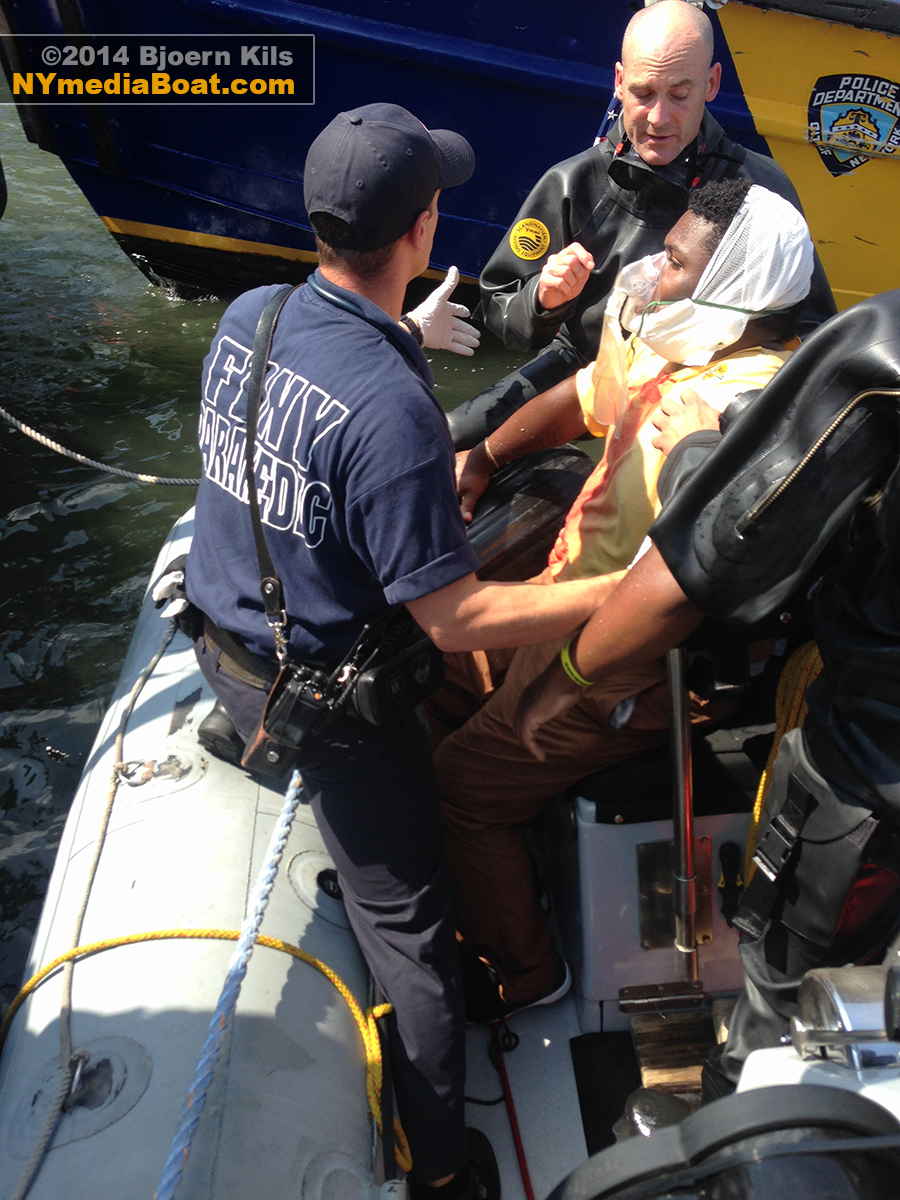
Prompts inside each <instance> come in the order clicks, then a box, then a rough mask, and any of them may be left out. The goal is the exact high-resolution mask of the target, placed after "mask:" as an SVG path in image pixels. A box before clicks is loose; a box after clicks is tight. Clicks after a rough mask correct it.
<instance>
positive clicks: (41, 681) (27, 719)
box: [0, 85, 521, 1006]
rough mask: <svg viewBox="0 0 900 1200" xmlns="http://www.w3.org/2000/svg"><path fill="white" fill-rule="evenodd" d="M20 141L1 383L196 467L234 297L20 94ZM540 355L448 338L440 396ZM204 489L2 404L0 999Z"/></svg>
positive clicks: (1, 125) (177, 467)
mask: <svg viewBox="0 0 900 1200" xmlns="http://www.w3.org/2000/svg"><path fill="white" fill-rule="evenodd" d="M3 86H4V88H5V85H3ZM3 99H6V100H8V94H6V93H5V91H4V92H3V94H0V100H3ZM0 157H2V161H3V167H4V170H5V173H6V180H7V185H8V189H9V203H8V206H7V209H6V213H5V216H4V217H3V219H2V220H0V397H2V399H0V403H2V405H3V407H4V408H6V409H8V410H9V411H10V412H11V413H12V414H13V415H14V416H15V417H17V418H18V419H19V420H20V421H23V422H25V423H26V424H28V425H30V426H33V427H34V428H36V429H37V430H39V431H40V432H42V433H44V434H45V435H46V436H48V437H50V438H52V439H53V440H55V441H57V442H60V443H62V444H63V445H64V446H67V447H69V448H70V449H73V450H76V451H78V452H80V453H81V454H84V455H87V456H88V457H90V458H93V459H96V460H97V461H99V462H102V463H107V464H110V465H115V466H121V467H125V468H126V469H129V470H134V471H141V472H147V473H154V474H164V475H170V476H185V477H196V476H197V475H199V471H200V462H199V454H198V451H197V437H196V432H197V411H198V403H199V379H200V365H201V362H202V360H203V356H204V354H205V353H206V349H207V346H208V344H209V341H210V339H211V337H212V334H213V331H214V330H215V327H216V324H217V322H218V319H219V317H220V315H221V313H222V311H223V310H224V305H223V304H222V303H221V302H218V301H180V300H174V299H172V298H171V297H169V296H167V295H166V294H165V292H163V291H162V290H160V289H159V288H156V287H154V286H152V285H151V284H148V283H147V282H146V281H145V279H144V277H143V276H142V275H141V273H140V272H139V271H138V269H137V268H136V267H135V266H134V265H133V264H132V263H131V261H130V260H129V259H127V258H126V257H125V256H124V255H123V253H122V252H121V251H120V250H119V248H118V246H117V245H116V243H115V242H114V240H113V239H112V237H111V236H110V235H109V234H107V232H106V230H105V229H104V227H103V225H102V224H101V222H100V220H99V219H98V218H97V217H96V216H95V215H94V213H93V211H92V210H91V208H90V207H89V205H88V204H87V201H86V200H85V199H84V198H83V197H82V195H81V193H80V192H79V191H78V189H77V188H76V187H75V185H74V184H73V183H72V181H71V179H70V178H69V175H68V173H67V172H66V170H65V168H64V167H63V166H62V164H61V163H60V162H59V161H58V160H57V159H56V158H54V157H52V156H51V155H49V154H46V153H44V152H43V151H41V150H38V149H37V147H35V146H32V145H29V143H28V142H27V141H26V140H25V137H24V135H23V133H22V128H21V125H20V124H19V119H18V116H17V114H16V111H15V109H14V108H13V107H12V105H10V104H2V103H0ZM520 361H521V357H520V356H517V355H513V354H510V353H508V352H506V351H503V350H501V349H500V348H499V347H498V346H497V345H496V343H494V344H489V345H487V346H485V348H483V349H481V350H479V352H478V353H477V355H476V357H475V358H474V359H464V358H459V357H457V356H455V355H451V354H434V355H433V361H432V366H433V369H434V374H435V378H436V381H437V392H438V396H439V398H440V400H441V402H442V403H443V405H444V407H445V408H447V409H450V408H453V407H454V406H455V405H456V404H458V403H460V402H461V401H462V400H464V399H467V398H468V397H469V396H472V395H474V394H475V393H476V392H478V391H480V390H481V389H482V388H483V387H486V386H487V385H488V384H489V383H491V382H493V381H494V380H495V379H498V378H500V377H501V376H502V375H503V374H505V373H506V372H507V371H509V370H510V369H511V368H512V367H513V366H514V365H516V364H517V363H518V362H520ZM192 502H193V489H191V488H187V487H162V486H150V485H144V484H139V483H131V482H127V481H123V480H119V479H114V478H112V477H110V476H109V475H106V474H104V473H103V472H102V471H99V470H97V469H95V468H92V467H85V466H80V465H78V464H77V463H74V462H72V461H70V460H68V459H65V458H62V457H60V456H59V455H58V454H56V453H54V452H53V451H51V450H49V449H45V448H44V447H42V446H40V445H38V444H36V443H35V442H33V441H31V440H30V439H28V438H26V437H25V436H23V434H21V433H19V432H18V431H16V430H13V429H11V428H10V427H9V426H8V425H7V424H5V423H0V539H2V542H3V554H2V572H3V574H2V586H0V651H2V653H0V713H2V715H0V1006H5V1004H7V1003H8V1002H9V1001H10V1000H11V999H12V997H13V996H14V995H15V992H16V991H17V989H18V986H19V984H20V982H21V978H22V972H23V970H24V965H25V959H26V955H27V952H28V947H29V944H30V941H31V936H32V934H33V932H34V928H35V925H36V923H37V919H38V916H39V913H40V905H41V901H42V897H43V894H44V890H45V888H46V884H47V879H48V877H49V874H50V870H51V869H52V866H53V857H54V854H55V851H56V846H57V843H58V841H59V837H60V835H61V832H62V826H63V823H64V822H65V818H66V813H67V811H68V808H69V805H70V803H71V800H72V797H73V795H74V792H75V788H76V785H77V783H78V778H79V775H80V772H81V767H82V765H83V763H84V761H85V758H86V757H87V754H88V752H89V750H90V747H91V743H92V741H93V738H94V735H95V733H96V730H97V726H98V724H99V722H100V718H101V716H102V713H103V710H104V708H105V705H106V702H107V700H108V699H109V696H110V695H111V693H112V690H113V686H114V684H115V681H116V678H117V676H118V673H119V667H120V664H121V661H122V658H123V655H124V653H125V650H126V648H127V645H128V641H129V638H130V635H131V630H132V627H133V624H134V621H135V619H136V616H137V611H138V608H139V605H140V602H141V598H142V596H143V593H144V590H145V588H146V585H147V580H148V573H149V571H150V568H151V567H152V565H153V562H154V560H155V558H156V555H157V552H158V550H159V547H160V545H161V544H162V542H163V540H164V538H165V536H166V534H167V533H168V531H169V529H170V527H171V526H172V524H173V523H174V522H175V520H176V519H177V517H178V516H180V514H181V513H182V512H183V511H184V510H185V509H186V508H188V507H189V506H190V504H191V503H192Z"/></svg>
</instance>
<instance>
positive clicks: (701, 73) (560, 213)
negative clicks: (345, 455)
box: [450, 0, 835, 449]
mask: <svg viewBox="0 0 900 1200" xmlns="http://www.w3.org/2000/svg"><path fill="white" fill-rule="evenodd" d="M712 59H713V30H712V25H711V23H710V21H709V18H708V17H707V16H706V15H705V14H704V13H703V11H702V10H701V9H699V8H696V7H694V6H693V5H692V4H688V3H685V2H684V0H660V2H659V3H657V4H653V5H652V6H651V7H649V8H644V9H642V10H641V11H640V12H638V13H636V14H635V16H634V17H633V18H632V20H631V21H630V22H629V25H628V27H627V29H626V31H625V36H624V40H623V42H622V60H621V62H619V63H617V64H616V76H615V93H616V96H617V98H618V99H619V100H620V101H621V104H622V112H621V115H620V116H619V118H618V119H617V121H616V122H615V124H614V125H613V127H612V128H611V130H610V131H609V133H608V135H607V136H606V138H605V139H604V140H603V141H602V142H600V143H599V144H598V145H595V146H592V147H591V148H590V149H589V150H585V151H583V152H581V153H580V154H576V155H575V156H574V157H573V158H569V159H566V160H565V161H564V162H561V163H558V164H557V165H556V166H555V167H552V168H551V169H550V170H549V171H548V172H547V174H546V175H544V177H543V178H542V179H541V180H540V181H539V182H538V183H537V184H536V185H535V187H534V189H533V190H532V192H531V194H530V195H529V197H528V199H527V200H526V201H525V203H524V204H523V205H522V208H521V209H520V211H519V214H518V216H517V217H516V219H515V221H514V222H513V225H512V226H511V228H510V230H509V231H508V233H507V235H506V236H505V237H504V239H503V241H502V242H501V243H500V245H499V246H498V247H497V249H496V250H495V251H494V254H493V256H492V258H491V259H490V261H489V262H488V264H487V266H486V267H485V269H484V271H483V272H482V275H481V301H482V309H483V312H484V320H485V324H486V325H487V328H488V329H490V330H491V331H492V332H493V333H495V334H496V335H497V336H498V337H499V338H501V339H502V341H503V343H504V345H506V346H509V347H514V348H516V349H520V350H531V351H538V350H541V348H542V347H547V349H545V350H544V351H543V353H542V354H541V355H540V357H539V358H537V359H535V360H533V361H532V362H531V363H529V364H527V365H526V366H525V367H523V368H521V369H520V370H519V371H517V372H515V373H513V374H512V375H510V376H507V377H506V379H504V380H501V381H500V382H499V383H497V384H496V385H494V387H492V388H490V389H488V391H486V392H484V393H482V394H481V395H480V396H476V397H475V398H474V399H473V400H471V401H469V403H468V404H466V405H463V406H461V407H460V408H459V409H457V410H456V412H455V413H453V414H451V417H450V427H451V430H452V432H453V436H454V442H455V444H456V446H457V449H468V448H469V447H470V446H473V445H474V444H475V443H476V442H477V441H479V440H480V439H481V438H483V437H484V436H485V435H486V434H488V433H490V432H491V431H492V430H493V429H496V428H497V427H498V426H499V425H500V424H502V422H503V421H504V420H506V419H507V417H508V416H509V415H510V413H511V412H513V411H514V410H515V409H516V408H517V407H519V405H521V404H523V403H524V402H526V401H527V400H529V399H531V398H532V397H533V396H535V395H536V394H538V393H540V392H543V391H546V390H547V389H548V388H550V387H551V386H552V385H553V384H555V383H557V382H559V381H560V380H561V379H564V378H566V377H568V376H571V375H574V374H575V372H576V371H577V370H579V369H580V368H581V367H584V366H586V365H587V364H588V363H590V362H592V361H593V360H594V358H595V356H596V354H597V349H598V346H599V343H600V333H601V330H602V326H603V313H604V309H605V307H606V300H607V297H608V296H609V294H610V291H611V289H612V287H613V284H614V282H615V279H616V276H617V275H618V273H619V271H620V270H621V269H622V267H623V266H624V265H625V264H626V263H630V262H635V261H636V260H637V259H639V258H641V257H642V256H644V255H646V254H657V253H659V252H660V251H661V250H662V248H663V241H664V239H665V236H666V234H667V233H668V231H669V230H670V229H671V228H672V226H673V225H674V224H675V222H676V221H677V220H678V218H679V217H680V216H681V215H682V213H683V212H684V211H685V210H686V208H687V205H688V197H689V195H690V193H691V192H692V191H693V190H694V189H695V188H697V187H701V186H702V185H703V184H706V183H709V182H710V181H712V180H721V179H749V180H751V182H753V183H758V184H760V185H761V186H762V187H765V188H768V189H769V190H770V191H774V192H777V193H778V194H779V195H780V196H783V197H784V198H785V199H786V200H789V201H790V203H791V204H793V205H794V207H795V208H797V209H798V210H799V209H800V201H799V199H798V197H797V193H796V191H795V190H794V187H793V185H792V184H791V182H790V180H789V179H788V178H787V176H786V175H785V173H784V172H783V171H782V169H781V168H780V167H779V166H778V164H777V163H776V162H775V161H774V160H773V159H771V158H767V157H764V156H763V155H761V154H756V153H754V152H753V151H752V150H747V149H745V148H744V147H743V146H739V145H736V144H735V143H734V142H732V141H730V140H729V139H728V138H727V137H726V136H725V134H724V132H723V130H722V128H721V126H720V125H719V124H718V122H717V121H716V120H715V119H714V118H713V117H712V116H711V115H710V114H709V113H708V112H707V111H706V104H707V103H708V102H709V101H711V100H714V99H715V97H716V95H717V93H718V90H719V84H720V80H721V73H722V68H721V64H719V63H713V61H712ZM834 311H835V307H834V300H833V298H832V295H831V289H830V288H829V286H828V282H827V280H826V278H825V273H824V271H823V270H822V266H821V264H820V263H819V262H818V260H816V268H815V273H814V276H813V282H812V288H811V290H810V293H809V296H808V298H807V300H806V303H805V305H804V309H803V319H802V322H801V333H806V332H809V331H811V330H812V329H813V328H815V326H817V325H818V324H820V323H821V322H822V321H824V320H826V319H827V318H828V317H830V316H832V315H833V313H834Z"/></svg>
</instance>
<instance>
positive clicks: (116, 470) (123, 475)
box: [0, 406, 200, 487]
mask: <svg viewBox="0 0 900 1200" xmlns="http://www.w3.org/2000/svg"><path fill="white" fill-rule="evenodd" d="M0 417H2V418H3V420H4V421H5V422H6V423H7V425H12V427H13V429H18V431H19V432H20V433H24V434H25V436H26V437H30V438H31V439H32V440H33V441H35V442H39V443H40V445H42V446H46V447H47V449H48V450H55V451H56V453H57V454H62V455H64V456H65V457H66V458H71V459H73V460H74V461H75V462H77V463H81V464H82V465H83V466H85V467H96V468H97V470H98V471H105V472H106V474H107V475H116V476H118V478H119V479H133V480H135V481H136V482H137V483H169V484H175V485H176V486H178V487H196V486H197V485H198V484H199V482H200V480H199V479H170V478H169V477H168V476H166V475H142V474H141V473H140V472H138V471H124V470H123V469H122V468H121V467H111V466H109V465H108V464H107V463H102V462H97V460H96V459H95V458H87V457H86V456H85V455H84V454H78V453H77V452H76V451H75V450H67V449H66V447H65V446H61V445H60V444H59V442H54V441H53V440H52V439H51V438H48V437H46V436H45V435H44V434H43V433H38V431H37V430H36V429H32V428H31V426H30V425H26V424H25V423H24V422H23V421H19V420H17V419H16V417H14V416H13V415H12V413H10V412H7V411H6V409H5V408H3V407H2V406H0Z"/></svg>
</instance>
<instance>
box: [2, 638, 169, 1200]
mask: <svg viewBox="0 0 900 1200" xmlns="http://www.w3.org/2000/svg"><path fill="white" fill-rule="evenodd" d="M174 635H175V622H174V621H169V622H168V623H167V625H166V630H165V633H164V634H163V637H162V641H161V643H160V646H159V649H158V650H157V651H156V653H155V654H154V656H153V658H152V659H151V660H150V662H149V663H148V664H147V666H146V667H145V668H144V670H143V671H142V672H141V674H140V675H139V676H138V678H137V679H136V681H135V683H134V686H133V687H132V689H131V692H130V693H129V696H128V700H127V702H126V704H125V708H124V710H123V712H122V717H121V719H120V721H119V728H118V729H117V731H116V744H115V758H114V762H113V769H112V776H111V778H110V782H109V791H108V792H107V795H106V804H105V805H104V808H103V815H102V816H101V818H100V829H99V831H98V833H97V838H96V841H95V843H94V854H93V858H92V859H91V864H90V866H89V867H88V873H87V881H86V883H85V887H84V893H83V895H82V897H81V904H80V906H79V908H78V913H77V915H76V917H75V925H74V929H73V932H72V949H71V950H70V951H69V953H68V956H66V955H63V956H62V958H61V959H60V960H59V961H60V962H62V963H64V964H65V965H64V967H63V985H62V999H61V1000H60V1011H59V1060H60V1063H61V1065H62V1077H61V1079H60V1084H59V1088H58V1090H57V1093H56V1096H55V1098H54V1100H53V1103H52V1104H51V1106H50V1111H49V1113H48V1114H47V1119H46V1121H45V1122H44V1127H43V1129H42V1131H41V1136H40V1137H39V1139H38V1142H37V1145H36V1146H35V1148H34V1150H33V1152H32V1155H31V1158H30V1159H29V1160H28V1164H27V1165H26V1167H25V1170H24V1171H23V1172H22V1175H21V1178H20V1179H19V1186H18V1187H17V1188H16V1190H15V1192H14V1194H13V1197H12V1200H25V1197H26V1196H27V1195H28V1193H29V1191H30V1190H31V1185H32V1184H33V1183H34V1181H35V1179H36V1178H37V1174H38V1171H39V1170H40V1169H41V1164H42V1163H43V1161H44V1156H45V1154H46V1153H47V1151H48V1150H49V1148H50V1144H51V1142H52V1141H53V1135H54V1133H55V1132H56V1126H57V1124H58V1122H59V1118H60V1116H61V1114H62V1112H63V1109H64V1108H65V1107H66V1106H67V1104H68V1102H69V1100H70V1098H71V1096H72V1094H73V1092H74V1090H75V1086H74V1085H75V1083H76V1081H77V1079H78V1078H79V1077H80V1074H81V1071H82V1070H83V1068H84V1066H85V1065H86V1063H87V1062H88V1060H89V1058H90V1054H89V1053H88V1051H86V1050H75V1051H73V1049H72V973H73V970H74V960H75V955H74V953H73V952H74V951H75V950H76V948H77V946H78V943H79V941H80V940H81V930H82V927H83V926H84V915H85V913H86V912H87V906H88V900H89V899H90V895H91V888H92V887H93V886H94V878H95V876H96V874H97V867H98V865H99V863H100V855H101V853H102V851H103V846H104V843H105V841H106V833H107V830H108V829H109V821H110V817H111V816H112V809H113V802H114V801H115V798H116V792H117V791H118V788H119V780H120V778H121V770H122V768H123V767H124V766H125V763H124V761H123V749H124V744H125V730H126V728H127V726H128V720H129V718H130V717H131V714H132V712H133V711H134V706H135V704H136V703H137V698H138V696H139V695H140V694H141V691H142V689H143V687H144V684H145V683H146V682H147V680H148V679H149V678H150V676H151V675H152V674H153V672H154V670H155V669H156V666H157V664H158V663H159V661H160V659H161V658H162V656H163V655H164V654H165V652H166V650H167V648H168V645H169V643H170V642H171V640H172V638H173V637H174ZM7 1016H9V1013H7ZM6 1028H8V1026H7V1023H6V1021H4V1024H3V1031H4V1033H3V1036H5V1030H6ZM0 1046H2V1038H0Z"/></svg>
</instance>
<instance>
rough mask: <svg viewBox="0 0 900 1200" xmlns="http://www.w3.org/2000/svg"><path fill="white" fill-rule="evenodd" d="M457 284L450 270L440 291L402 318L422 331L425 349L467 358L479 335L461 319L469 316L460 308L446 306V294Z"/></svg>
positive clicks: (455, 270)
mask: <svg viewBox="0 0 900 1200" xmlns="http://www.w3.org/2000/svg"><path fill="white" fill-rule="evenodd" d="M458 283H459V271H458V269H457V268H456V267H451V268H450V270H449V271H448V272H447V278H446V279H445V280H444V282H443V283H442V284H441V285H440V287H437V288H435V289H434V291H433V292H432V293H431V295H430V296H427V297H426V298H425V299H424V300H423V301H422V303H421V304H420V305H419V306H418V307H417V308H414V309H413V310H412V311H411V312H409V313H407V314H406V315H407V316H409V317H412V318H413V320H414V321H415V322H416V324H417V325H418V326H419V328H420V329H421V330H422V337H423V339H424V341H423V344H424V345H425V346H426V347H427V349H429V350H450V351H452V353H453V354H463V355H465V356H466V357H467V358H470V357H471V356H472V355H473V354H474V353H475V349H476V347H477V346H478V342H479V339H480V338H481V331H480V330H479V329H476V328H475V326H474V325H469V324H468V322H466V321H464V320H463V319H462V318H463V317H468V316H471V313H470V312H469V310H468V309H467V308H466V306H465V305H464V304H451V303H450V299H449V297H450V293H451V292H452V291H453V289H454V288H455V287H456V285H457V284H458Z"/></svg>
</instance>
